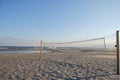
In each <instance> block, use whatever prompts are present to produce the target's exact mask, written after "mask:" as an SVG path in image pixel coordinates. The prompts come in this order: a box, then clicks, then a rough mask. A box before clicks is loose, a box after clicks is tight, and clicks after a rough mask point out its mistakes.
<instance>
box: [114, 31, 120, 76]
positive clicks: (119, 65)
mask: <svg viewBox="0 0 120 80" xmlns="http://www.w3.org/2000/svg"><path fill="white" fill-rule="evenodd" d="M115 47H116V54H117V74H118V75H120V54H119V31H116V45H115Z"/></svg>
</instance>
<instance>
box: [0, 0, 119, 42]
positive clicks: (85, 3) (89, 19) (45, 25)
mask: <svg viewBox="0 0 120 80" xmlns="http://www.w3.org/2000/svg"><path fill="white" fill-rule="evenodd" d="M116 30H120V0H0V37H12V38H18V39H25V40H41V39H42V40H44V41H47V42H49V41H58V42H59V41H65V42H66V41H77V40H85V39H91V38H96V37H102V36H106V35H110V34H113V33H115V31H116Z"/></svg>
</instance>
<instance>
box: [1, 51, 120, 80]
mask: <svg viewBox="0 0 120 80" xmlns="http://www.w3.org/2000/svg"><path fill="white" fill-rule="evenodd" d="M39 56H40V54H38V53H33V54H0V80H120V76H119V75H117V74H116V72H117V71H116V55H115V53H113V52H77V53H67V52H66V53H44V57H43V58H42V59H41V60H40V57H39Z"/></svg>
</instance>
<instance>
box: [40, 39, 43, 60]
mask: <svg viewBox="0 0 120 80" xmlns="http://www.w3.org/2000/svg"><path fill="white" fill-rule="evenodd" d="M42 47H43V41H42V40H41V41H40V59H42V57H43V54H42Z"/></svg>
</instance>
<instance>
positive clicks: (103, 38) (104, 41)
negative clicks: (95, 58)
mask: <svg viewBox="0 0 120 80" xmlns="http://www.w3.org/2000/svg"><path fill="white" fill-rule="evenodd" d="M103 40H104V47H105V51H106V50H107V47H106V42H105V37H104V38H103Z"/></svg>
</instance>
